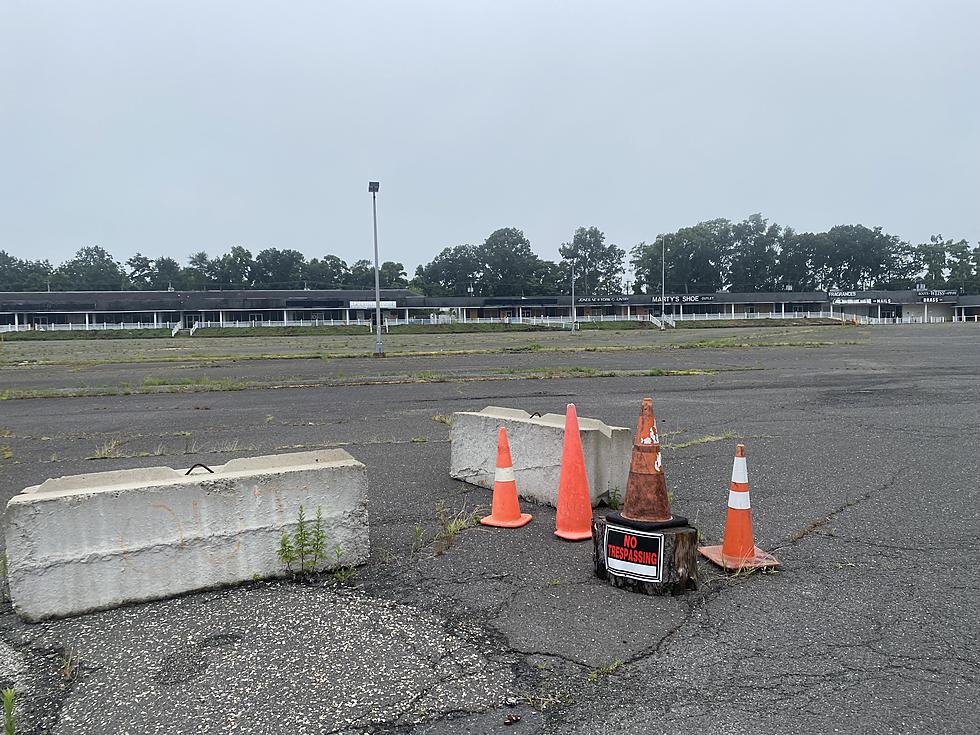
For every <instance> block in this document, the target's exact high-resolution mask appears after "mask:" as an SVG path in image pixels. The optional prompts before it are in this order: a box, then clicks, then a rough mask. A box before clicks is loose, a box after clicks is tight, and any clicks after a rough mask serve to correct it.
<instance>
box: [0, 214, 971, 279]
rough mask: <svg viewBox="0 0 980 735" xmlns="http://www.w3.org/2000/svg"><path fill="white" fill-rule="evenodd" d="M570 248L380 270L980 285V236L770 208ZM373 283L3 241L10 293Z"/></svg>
mask: <svg viewBox="0 0 980 735" xmlns="http://www.w3.org/2000/svg"><path fill="white" fill-rule="evenodd" d="M664 250H666V254H667V257H666V268H665V269H663V263H662V259H661V254H662V252H664ZM558 252H559V255H560V258H559V260H558V261H557V262H556V261H550V260H546V259H543V258H540V257H539V256H537V255H536V254H535V253H534V251H533V250H532V249H531V243H530V241H529V240H528V239H527V237H526V236H525V235H524V233H523V232H522V231H521V230H519V229H517V228H514V227H505V228H502V229H499V230H496V231H495V232H493V233H491V234H490V235H489V237H487V239H486V240H485V241H484V242H483V243H482V244H480V245H455V246H452V247H447V248H444V249H443V250H442V251H441V252H440V253H439V254H438V255H436V256H435V258H433V259H432V260H431V261H430V262H428V263H426V264H424V265H420V266H418V268H417V269H416V270H415V274H414V277H413V278H411V279H409V278H408V276H407V274H406V273H405V269H404V266H403V265H402V264H401V263H397V262H393V261H386V262H385V263H383V264H382V265H381V267H380V269H379V270H380V281H381V287H382V288H411V289H413V290H415V291H417V292H418V293H422V294H425V295H429V296H468V295H475V296H539V295H556V294H565V293H568V291H569V288H570V285H571V279H572V274H573V273H574V276H575V289H576V294H577V295H578V294H581V295H582V296H583V297H605V296H615V295H621V294H624V293H655V292H658V291H659V290H660V288H661V277H662V272H664V274H665V285H666V290H667V291H669V292H673V293H699V292H701V293H703V292H715V291H719V290H730V291H749V292H751V291H781V290H784V289H788V288H792V289H793V290H796V291H829V290H834V289H845V290H870V289H889V290H899V289H911V288H913V287H915V286H916V285H917V284H924V285H925V286H926V287H927V288H955V289H960V290H962V291H964V292H967V293H976V292H978V291H980V245H977V246H975V247H973V248H971V247H970V245H969V243H968V242H967V241H966V240H962V239H961V240H953V239H948V238H945V237H943V236H942V235H933V236H932V237H931V238H929V242H926V243H919V244H911V243H909V242H906V241H904V240H902V239H901V238H899V237H898V236H897V235H891V234H888V233H886V232H883V231H882V228H880V227H874V228H868V227H865V226H864V225H838V226H836V227H832V228H830V229H829V230H828V231H826V232H802V233H798V232H796V231H795V230H794V229H792V228H791V227H783V226H780V225H778V224H776V223H770V222H769V221H768V220H767V219H765V218H764V217H763V216H762V215H761V214H753V215H751V216H750V217H747V218H746V219H744V220H743V221H741V222H731V221H729V220H727V219H714V220H709V221H706V222H699V223H698V224H696V225H693V226H691V227H683V228H681V229H679V230H677V231H676V232H670V233H664V234H660V235H657V237H656V238H654V240H653V241H652V242H649V243H648V242H641V243H639V244H637V245H635V246H633V247H632V248H630V250H629V253H628V257H627V251H626V250H625V249H624V248H621V247H618V246H617V245H614V244H612V243H609V242H607V240H606V236H605V234H604V233H603V232H602V231H601V230H599V228H597V227H579V228H578V229H576V230H575V232H574V235H573V237H572V238H571V239H570V240H569V241H568V242H565V243H562V244H561V246H560V247H559V249H558ZM627 266H629V269H627ZM662 269H663V271H662ZM373 287H374V266H373V263H372V262H371V261H368V260H357V261H354V262H353V263H352V264H350V265H348V264H347V263H346V262H345V261H344V260H343V259H341V258H339V257H337V256H336V255H324V256H323V257H321V258H311V259H309V260H307V259H306V257H305V256H304V255H303V254H302V253H300V252H298V251H296V250H279V249H277V248H267V249H265V250H261V251H259V253H258V254H256V255H255V256H254V257H253V255H252V253H251V251H249V250H248V249H247V248H245V247H243V246H235V247H233V248H231V250H230V251H229V252H227V253H224V254H222V255H219V256H217V257H214V258H211V257H210V256H208V254H207V253H205V252H198V253H194V254H193V255H191V256H190V257H189V258H188V260H187V263H186V264H184V265H181V264H180V263H178V262H177V261H176V260H175V259H173V258H170V257H167V256H163V257H159V258H155V259H152V258H149V257H147V256H145V255H142V254H140V253H137V254H136V255H134V256H133V257H131V258H129V259H128V260H127V261H126V262H125V263H120V262H118V261H116V260H115V259H114V258H113V257H112V255H111V254H110V253H108V252H107V251H106V250H105V249H103V248H101V247H99V246H88V247H83V248H82V249H80V250H79V251H78V252H77V253H76V254H75V256H74V257H73V258H71V259H70V260H67V261H65V262H64V263H61V264H60V265H58V266H57V267H55V266H52V265H51V264H50V263H49V262H48V261H46V260H34V261H32V260H21V259H18V258H14V257H12V256H10V255H8V254H7V253H6V252H4V251H2V250H0V291H43V290H52V291H66V290H78V291H90V290H120V289H123V290H127V289H128V290H167V289H174V290H204V289H248V288H269V289H302V288H310V289H371V288H373Z"/></svg>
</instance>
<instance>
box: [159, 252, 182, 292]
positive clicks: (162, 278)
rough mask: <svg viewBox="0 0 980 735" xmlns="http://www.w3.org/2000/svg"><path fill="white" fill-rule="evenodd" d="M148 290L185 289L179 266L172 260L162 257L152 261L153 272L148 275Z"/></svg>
mask: <svg viewBox="0 0 980 735" xmlns="http://www.w3.org/2000/svg"><path fill="white" fill-rule="evenodd" d="M150 288H151V289H152V290H154V291H166V290H168V289H170V288H174V289H184V288H187V286H186V285H185V284H184V281H183V279H182V277H181V271H180V264H179V263H178V262H177V261H176V260H174V259H173V258H166V257H164V258H157V259H156V260H154V261H153V270H152V272H151V273H150Z"/></svg>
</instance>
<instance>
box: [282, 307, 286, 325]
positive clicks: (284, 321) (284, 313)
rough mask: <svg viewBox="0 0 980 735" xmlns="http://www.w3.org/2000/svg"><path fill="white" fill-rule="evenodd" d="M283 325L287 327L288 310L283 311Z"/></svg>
mask: <svg viewBox="0 0 980 735" xmlns="http://www.w3.org/2000/svg"><path fill="white" fill-rule="evenodd" d="M282 325H283V326H286V310H285V309H283V310H282Z"/></svg>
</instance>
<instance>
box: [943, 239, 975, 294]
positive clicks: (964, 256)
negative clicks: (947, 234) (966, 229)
mask: <svg viewBox="0 0 980 735" xmlns="http://www.w3.org/2000/svg"><path fill="white" fill-rule="evenodd" d="M946 255H947V257H948V261H947V262H948V263H949V278H948V279H947V281H946V286H947V287H948V288H958V289H962V290H963V291H967V290H969V289H970V287H971V286H972V285H973V279H974V275H975V271H974V269H973V253H972V252H970V244H969V243H968V242H967V241H966V240H958V241H957V242H952V241H949V242H947V244H946Z"/></svg>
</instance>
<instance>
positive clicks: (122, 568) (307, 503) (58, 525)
mask: <svg viewBox="0 0 980 735" xmlns="http://www.w3.org/2000/svg"><path fill="white" fill-rule="evenodd" d="M213 470H214V473H213V474H211V473H208V472H207V471H206V470H205V469H204V468H198V469H195V470H194V473H193V474H190V475H188V474H186V472H185V471H180V470H174V469H171V468H169V467H152V468H148V469H137V470H121V471H116V472H98V473H94V474H87V475H76V476H73V477H61V478H57V479H52V480H47V481H46V482H44V483H43V484H41V485H37V486H35V487H29V488H27V489H26V490H24V491H23V492H21V493H20V494H19V495H15V496H14V497H13V498H12V499H11V500H10V502H9V503H8V504H7V518H6V525H5V529H4V532H5V537H6V543H7V559H8V579H9V582H10V594H11V598H12V601H13V605H14V609H15V610H16V611H17V613H18V614H19V615H21V617H23V618H25V619H27V620H41V619H44V618H52V617H62V616H65V615H73V614H77V613H82V612H87V611H90V610H98V609H104V608H110V607H115V606H117V605H121V604H124V603H127V602H134V601H139V600H153V599H158V598H163V597H169V596H172V595H176V594H180V593H182V592H189V591H192V590H200V589H207V588H211V587H219V586H222V585H227V584H234V583H237V582H242V581H245V580H250V579H254V578H256V577H272V576H278V575H282V574H284V573H285V569H284V568H283V564H282V562H281V561H280V560H279V557H278V546H279V538H280V536H281V534H282V532H283V531H287V532H289V533H292V532H293V531H294V530H295V525H296V518H297V514H298V513H299V506H300V505H302V506H303V508H304V510H305V512H306V516H307V518H308V519H310V521H312V519H313V517H314V516H315V514H316V509H317V507H319V508H320V509H321V511H322V513H323V531H324V534H325V540H326V543H325V549H326V551H327V554H328V558H327V566H331V565H332V566H337V565H339V564H345V565H347V564H361V563H363V562H365V561H367V558H368V553H369V542H368V515H367V471H366V469H365V467H364V465H363V464H361V463H360V462H358V461H356V460H355V459H354V458H353V457H351V456H350V455H349V454H347V452H344V451H343V450H339V449H332V450H325V451H318V452H300V453H296V454H282V455H275V456H268V457H253V458H249V459H233V460H231V461H230V462H228V463H227V464H224V465H221V466H220V467H214V468H213ZM338 548H339V549H340V558H339V559H338V558H337V557H336V554H335V549H338Z"/></svg>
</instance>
